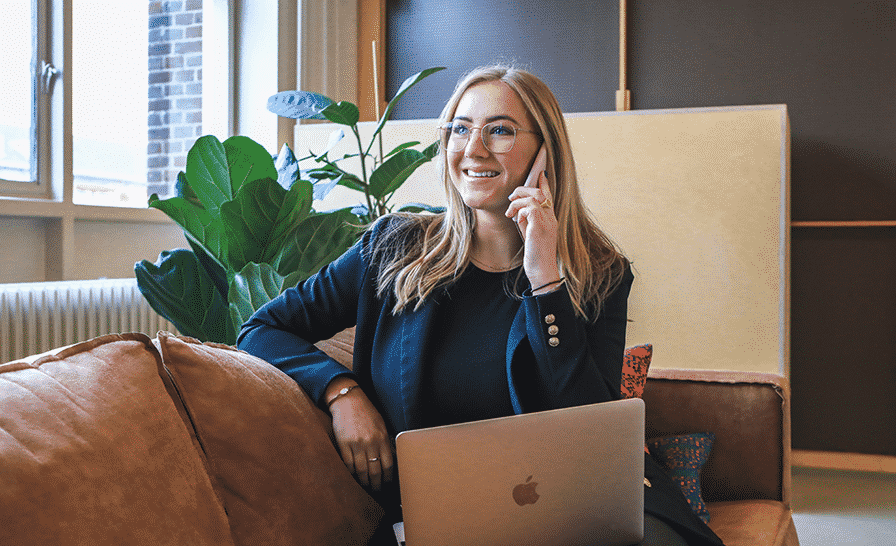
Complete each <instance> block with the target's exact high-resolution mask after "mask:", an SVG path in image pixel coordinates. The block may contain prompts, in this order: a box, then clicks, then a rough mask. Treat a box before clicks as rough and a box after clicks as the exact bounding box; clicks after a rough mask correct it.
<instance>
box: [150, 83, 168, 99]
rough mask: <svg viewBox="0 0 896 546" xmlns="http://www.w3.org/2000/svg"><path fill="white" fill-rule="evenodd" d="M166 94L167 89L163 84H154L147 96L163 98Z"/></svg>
mask: <svg viewBox="0 0 896 546" xmlns="http://www.w3.org/2000/svg"><path fill="white" fill-rule="evenodd" d="M164 96H165V90H164V88H163V87H162V86H161V85H152V86H150V87H149V91H148V93H147V98H150V99H161V98H163V97H164Z"/></svg>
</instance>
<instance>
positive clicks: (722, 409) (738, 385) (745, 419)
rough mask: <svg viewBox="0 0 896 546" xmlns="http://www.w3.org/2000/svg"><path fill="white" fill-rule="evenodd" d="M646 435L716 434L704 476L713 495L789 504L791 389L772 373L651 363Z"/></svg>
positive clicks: (709, 498) (710, 499)
mask: <svg viewBox="0 0 896 546" xmlns="http://www.w3.org/2000/svg"><path fill="white" fill-rule="evenodd" d="M644 402H645V406H646V411H647V437H648V438H652V437H657V436H669V435H675V434H686V433H692V432H707V431H708V432H712V433H713V434H715V442H714V443H713V448H712V452H711V453H710V457H709V460H708V461H707V462H706V465H705V466H704V467H703V473H702V476H701V483H702V490H703V496H704V498H705V499H706V501H708V502H714V501H730V500H747V499H769V500H778V501H783V502H784V503H785V504H786V505H787V506H789V505H790V391H789V388H788V385H787V381H786V379H785V378H783V377H781V376H779V375H776V374H769V373H760V372H734V371H709V370H680V369H651V370H650V374H649V376H648V379H647V385H646V387H645V389H644Z"/></svg>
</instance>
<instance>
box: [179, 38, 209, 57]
mask: <svg viewBox="0 0 896 546" xmlns="http://www.w3.org/2000/svg"><path fill="white" fill-rule="evenodd" d="M201 51H202V40H196V41H192V42H179V43H176V44H174V52H175V53H180V54H183V53H199V52H201Z"/></svg>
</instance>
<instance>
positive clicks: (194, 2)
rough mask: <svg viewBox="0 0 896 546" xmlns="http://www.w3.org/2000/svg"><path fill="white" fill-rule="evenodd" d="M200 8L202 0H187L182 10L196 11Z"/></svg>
mask: <svg viewBox="0 0 896 546" xmlns="http://www.w3.org/2000/svg"><path fill="white" fill-rule="evenodd" d="M201 9H202V0H187V2H186V4H184V10H186V11H196V10H201Z"/></svg>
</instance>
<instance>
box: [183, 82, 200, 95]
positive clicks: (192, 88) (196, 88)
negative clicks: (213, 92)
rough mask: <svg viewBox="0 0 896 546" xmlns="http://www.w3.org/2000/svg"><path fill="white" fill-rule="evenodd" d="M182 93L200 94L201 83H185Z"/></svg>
mask: <svg viewBox="0 0 896 546" xmlns="http://www.w3.org/2000/svg"><path fill="white" fill-rule="evenodd" d="M184 93H186V94H187V95H201V94H202V84H201V83H191V84H187V86H186V87H185V88H184Z"/></svg>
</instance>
